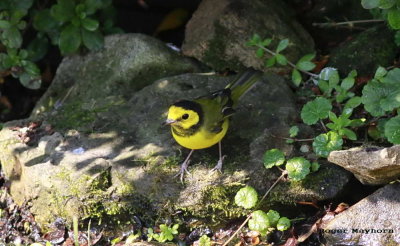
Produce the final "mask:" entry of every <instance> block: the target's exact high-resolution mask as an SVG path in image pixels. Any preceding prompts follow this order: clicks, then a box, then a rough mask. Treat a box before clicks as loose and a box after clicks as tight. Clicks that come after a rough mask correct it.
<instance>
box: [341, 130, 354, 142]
mask: <svg viewBox="0 0 400 246" xmlns="http://www.w3.org/2000/svg"><path fill="white" fill-rule="evenodd" d="M341 135H345V136H346V137H347V138H348V139H350V140H353V141H355V140H357V135H356V133H355V132H353V131H352V130H350V129H348V128H342V129H341Z"/></svg>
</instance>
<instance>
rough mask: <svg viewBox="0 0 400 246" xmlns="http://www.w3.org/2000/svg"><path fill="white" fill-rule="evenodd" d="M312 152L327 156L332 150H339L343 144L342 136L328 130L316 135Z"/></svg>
mask: <svg viewBox="0 0 400 246" xmlns="http://www.w3.org/2000/svg"><path fill="white" fill-rule="evenodd" d="M312 145H313V149H314V152H315V153H316V154H317V155H318V156H321V157H328V155H329V153H330V152H331V151H333V150H340V149H341V148H342V145H343V139H342V137H341V136H340V135H339V134H337V133H336V132H333V131H330V132H328V133H325V134H320V135H318V136H317V137H316V138H315V139H314V142H313V144H312Z"/></svg>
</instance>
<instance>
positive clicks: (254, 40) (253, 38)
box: [249, 34, 261, 46]
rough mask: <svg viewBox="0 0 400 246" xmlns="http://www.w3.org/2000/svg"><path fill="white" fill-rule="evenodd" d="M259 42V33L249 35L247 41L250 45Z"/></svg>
mask: <svg viewBox="0 0 400 246" xmlns="http://www.w3.org/2000/svg"><path fill="white" fill-rule="evenodd" d="M260 42H261V37H260V35H258V34H254V35H253V37H251V39H250V41H249V43H250V46H254V45H257V44H259V43H260Z"/></svg>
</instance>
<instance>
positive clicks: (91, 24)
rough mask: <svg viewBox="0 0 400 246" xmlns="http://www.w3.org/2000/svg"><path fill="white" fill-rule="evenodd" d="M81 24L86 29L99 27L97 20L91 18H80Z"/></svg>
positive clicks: (94, 29)
mask: <svg viewBox="0 0 400 246" xmlns="http://www.w3.org/2000/svg"><path fill="white" fill-rule="evenodd" d="M82 26H83V28H85V29H86V30H88V31H96V30H97V29H98V28H99V21H98V20H95V19H91V18H85V19H83V20H82Z"/></svg>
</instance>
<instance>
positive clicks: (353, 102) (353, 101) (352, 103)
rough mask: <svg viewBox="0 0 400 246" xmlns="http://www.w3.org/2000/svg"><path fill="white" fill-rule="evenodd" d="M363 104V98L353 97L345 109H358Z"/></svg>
mask: <svg viewBox="0 0 400 246" xmlns="http://www.w3.org/2000/svg"><path fill="white" fill-rule="evenodd" d="M360 104H361V97H352V98H350V99H349V100H348V101H347V102H346V104H345V105H344V109H348V108H356V107H358V106H359V105H360Z"/></svg>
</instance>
